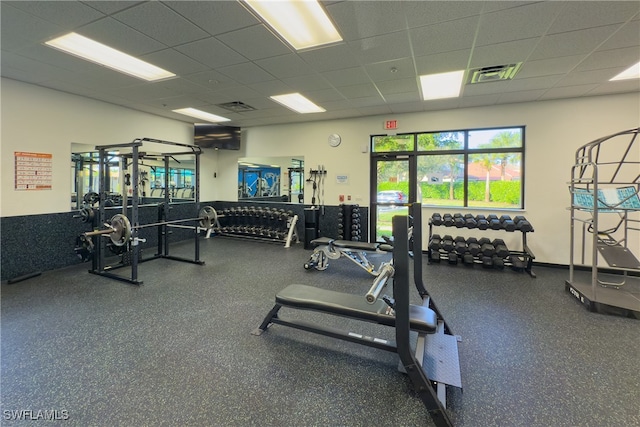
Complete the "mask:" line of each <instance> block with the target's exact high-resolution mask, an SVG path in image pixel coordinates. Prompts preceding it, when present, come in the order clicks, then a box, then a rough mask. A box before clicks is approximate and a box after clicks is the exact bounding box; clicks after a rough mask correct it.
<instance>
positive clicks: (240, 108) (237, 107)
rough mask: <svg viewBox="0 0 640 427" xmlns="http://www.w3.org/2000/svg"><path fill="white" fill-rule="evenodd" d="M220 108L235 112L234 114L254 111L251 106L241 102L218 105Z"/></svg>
mask: <svg viewBox="0 0 640 427" xmlns="http://www.w3.org/2000/svg"><path fill="white" fill-rule="evenodd" d="M218 107H222V108H224V109H225V110H229V111H233V112H234V113H244V112H245V111H254V110H255V108H253V107H252V106H251V105H247V104H245V103H244V102H241V101H232V102H225V103H224V104H218Z"/></svg>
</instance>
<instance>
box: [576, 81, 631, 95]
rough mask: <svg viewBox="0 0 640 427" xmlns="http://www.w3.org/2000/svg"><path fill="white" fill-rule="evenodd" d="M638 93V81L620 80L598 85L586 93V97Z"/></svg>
mask: <svg viewBox="0 0 640 427" xmlns="http://www.w3.org/2000/svg"><path fill="white" fill-rule="evenodd" d="M638 91H640V80H638V79H633V80H620V81H615V82H606V83H602V84H599V85H598V86H597V87H596V88H594V89H593V90H590V91H589V92H587V94H588V95H606V94H609V93H629V92H638Z"/></svg>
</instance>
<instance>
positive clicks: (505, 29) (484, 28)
mask: <svg viewBox="0 0 640 427" xmlns="http://www.w3.org/2000/svg"><path fill="white" fill-rule="evenodd" d="M562 5H563V3H562V2H542V3H534V4H529V5H525V6H521V7H514V8H511V9H503V10H500V11H497V12H493V13H487V14H485V15H483V17H482V21H481V25H480V28H479V31H478V35H477V37H476V40H475V45H476V46H484V45H489V44H496V43H502V42H508V41H513V40H521V39H528V38H532V37H539V36H542V35H543V34H545V32H546V30H547V28H548V27H549V23H550V22H552V21H553V18H554V17H555V16H556V15H557V13H558V11H559V10H561V9H562Z"/></svg>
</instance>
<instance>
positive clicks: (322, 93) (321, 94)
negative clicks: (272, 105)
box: [280, 89, 344, 102]
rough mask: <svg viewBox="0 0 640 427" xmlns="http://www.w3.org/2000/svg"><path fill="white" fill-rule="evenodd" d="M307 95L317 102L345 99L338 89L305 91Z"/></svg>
mask: <svg viewBox="0 0 640 427" xmlns="http://www.w3.org/2000/svg"><path fill="white" fill-rule="evenodd" d="M280 93H282V92H280ZM305 96H307V97H308V98H309V99H313V100H314V101H317V102H327V101H341V100H343V99H344V97H343V96H342V94H341V93H340V92H339V91H338V90H336V89H319V90H310V91H307V92H305Z"/></svg>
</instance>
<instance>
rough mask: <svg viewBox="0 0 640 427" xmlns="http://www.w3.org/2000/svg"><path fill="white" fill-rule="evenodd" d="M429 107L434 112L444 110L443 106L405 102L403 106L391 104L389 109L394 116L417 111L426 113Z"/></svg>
mask: <svg viewBox="0 0 640 427" xmlns="http://www.w3.org/2000/svg"><path fill="white" fill-rule="evenodd" d="M429 105H431V106H432V107H433V109H434V110H440V109H442V105H441V104H436V103H433V104H429V103H425V102H405V103H401V104H389V109H390V110H391V112H392V113H393V114H402V113H412V112H415V111H424V110H425V109H426V108H428V106H429ZM445 109H446V108H445ZM383 132H384V131H383Z"/></svg>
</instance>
